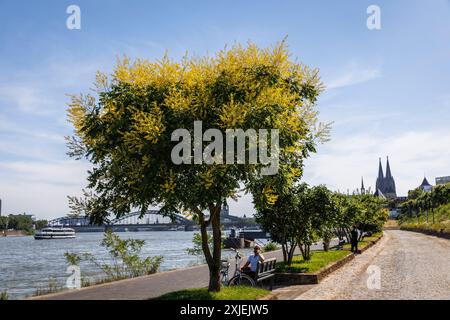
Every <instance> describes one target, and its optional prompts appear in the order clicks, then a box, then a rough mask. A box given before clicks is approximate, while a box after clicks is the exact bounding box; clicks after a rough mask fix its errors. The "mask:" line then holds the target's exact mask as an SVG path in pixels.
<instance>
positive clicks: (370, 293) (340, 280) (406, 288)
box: [296, 230, 450, 300]
mask: <svg viewBox="0 0 450 320" xmlns="http://www.w3.org/2000/svg"><path fill="white" fill-rule="evenodd" d="M378 271H379V274H380V277H378V278H377V273H378ZM369 277H370V278H369ZM377 279H380V281H377ZM368 283H369V285H368ZM378 284H379V286H378ZM369 287H371V288H372V289H369ZM296 299H297V300H303V299H345V300H347V299H358V300H362V299H450V241H449V240H446V239H440V238H436V237H432V236H427V235H423V234H420V233H415V232H408V231H400V230H388V231H385V232H384V237H383V238H382V239H381V240H380V241H379V242H378V243H377V244H376V245H375V246H373V247H372V248H371V249H369V250H367V251H365V252H364V253H363V254H361V255H359V256H357V257H356V258H355V259H354V260H352V261H351V262H350V263H348V264H347V265H345V266H344V267H342V268H341V269H339V270H337V271H335V272H334V273H333V274H331V275H330V276H329V277H327V278H326V279H324V280H323V281H322V282H321V283H320V284H319V285H316V286H314V287H313V288H312V289H310V290H308V291H307V292H305V293H303V294H300V295H299V296H297V298H296Z"/></svg>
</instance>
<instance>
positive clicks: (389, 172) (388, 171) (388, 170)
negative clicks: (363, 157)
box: [386, 157, 392, 178]
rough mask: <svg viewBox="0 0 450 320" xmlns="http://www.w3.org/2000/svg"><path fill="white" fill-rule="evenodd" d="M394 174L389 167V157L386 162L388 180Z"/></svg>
mask: <svg viewBox="0 0 450 320" xmlns="http://www.w3.org/2000/svg"><path fill="white" fill-rule="evenodd" d="M391 177H392V174H391V166H390V165H389V157H387V161H386V178H391Z"/></svg>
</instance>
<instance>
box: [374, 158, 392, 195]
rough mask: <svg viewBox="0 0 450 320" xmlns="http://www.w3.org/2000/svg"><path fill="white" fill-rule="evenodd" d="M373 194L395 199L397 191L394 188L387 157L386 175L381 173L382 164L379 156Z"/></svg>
mask: <svg viewBox="0 0 450 320" xmlns="http://www.w3.org/2000/svg"><path fill="white" fill-rule="evenodd" d="M375 190H376V191H375V195H377V196H380V197H385V198H388V199H396V198H397V192H396V190H395V181H394V177H393V176H392V173H391V166H390V165H389V158H387V162H386V175H384V173H383V166H382V165H381V158H380V162H379V166H378V178H377V182H376V184H375Z"/></svg>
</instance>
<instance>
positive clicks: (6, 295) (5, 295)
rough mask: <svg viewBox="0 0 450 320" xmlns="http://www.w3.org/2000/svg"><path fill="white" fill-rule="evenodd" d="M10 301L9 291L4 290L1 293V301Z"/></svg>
mask: <svg viewBox="0 0 450 320" xmlns="http://www.w3.org/2000/svg"><path fill="white" fill-rule="evenodd" d="M8 299H9V295H8V291H6V290H4V291H2V292H0V300H8Z"/></svg>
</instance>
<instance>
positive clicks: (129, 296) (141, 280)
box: [30, 243, 321, 300]
mask: <svg viewBox="0 0 450 320" xmlns="http://www.w3.org/2000/svg"><path fill="white" fill-rule="evenodd" d="M319 248H321V244H320V243H318V244H317V245H314V246H313V247H312V249H319ZM264 257H265V258H277V260H278V261H282V259H283V253H282V251H281V250H277V251H272V252H267V253H264ZM245 261H247V257H244V258H243V260H242V263H245ZM230 264H231V266H230V278H231V276H232V274H233V273H234V269H235V268H234V259H233V260H231V261H230ZM208 282H209V271H208V266H207V265H206V264H203V265H198V266H195V267H190V268H185V269H179V270H173V271H166V272H161V273H156V274H153V275H149V276H143V277H138V278H132V279H126V280H121V281H115V282H110V283H105V284H100V285H94V286H91V287H86V288H81V289H78V290H68V291H62V292H60V293H54V294H49V295H44V296H38V297H33V298H30V299H32V300H148V299H152V298H156V297H159V296H161V295H163V294H166V293H169V292H173V291H178V290H183V289H191V288H200V287H207V286H208Z"/></svg>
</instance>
